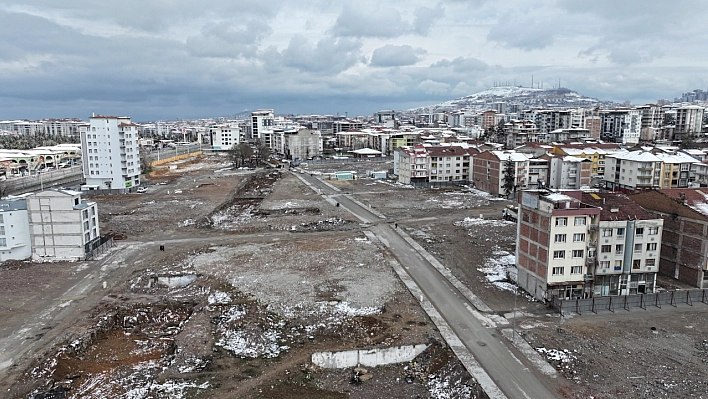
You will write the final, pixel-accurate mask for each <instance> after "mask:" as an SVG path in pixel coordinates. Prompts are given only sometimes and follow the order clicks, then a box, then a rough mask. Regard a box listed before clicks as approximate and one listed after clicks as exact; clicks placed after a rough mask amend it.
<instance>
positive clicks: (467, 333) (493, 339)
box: [301, 175, 556, 399]
mask: <svg viewBox="0 0 708 399" xmlns="http://www.w3.org/2000/svg"><path fill="white" fill-rule="evenodd" d="M301 177H303V179H305V181H307V182H308V183H310V184H311V185H312V186H314V187H315V188H316V189H318V190H319V191H320V192H321V193H323V194H324V195H330V196H331V198H332V199H334V200H335V201H338V202H339V203H340V204H341V206H343V207H344V208H345V209H347V210H348V211H350V212H352V213H353V214H354V215H355V216H357V217H358V218H359V219H360V220H362V221H367V222H369V223H372V224H375V226H372V228H371V230H372V231H373V232H374V233H375V234H376V235H377V236H378V237H379V238H380V239H381V240H382V241H383V242H386V243H387V244H388V246H389V248H390V250H391V252H393V254H394V256H396V258H397V259H398V261H399V262H400V263H401V264H402V265H403V267H404V268H405V270H406V272H407V273H408V274H409V275H410V277H411V278H412V279H413V280H414V281H415V282H416V284H417V285H418V287H419V288H420V289H421V291H423V293H425V295H426V296H427V297H428V299H429V300H430V302H432V304H433V306H435V308H436V309H437V311H438V312H439V313H440V315H441V316H442V317H443V318H444V319H445V321H447V323H448V324H449V325H450V327H451V328H452V330H453V331H454V333H455V334H456V335H457V336H458V337H459V339H460V341H462V343H463V344H464V345H465V347H466V348H467V349H468V350H469V351H470V352H471V353H472V355H473V356H474V357H475V359H476V360H477V362H479V364H480V365H481V366H482V367H483V368H484V370H485V371H486V372H487V374H488V375H489V376H490V377H491V379H492V380H493V381H494V383H495V384H496V385H497V387H498V388H499V390H501V391H502V392H503V393H504V394H505V395H506V396H507V397H508V398H512V399H516V398H527V399H538V398H544V399H545V398H554V397H556V395H555V394H554V393H553V392H551V391H550V390H549V389H548V388H547V387H546V386H545V385H544V382H543V380H542V379H540V378H539V377H538V376H537V375H536V374H535V373H534V371H533V369H532V368H531V366H527V365H526V364H525V363H524V361H525V359H524V361H521V360H520V358H519V357H517V356H515V355H514V354H513V353H512V352H511V350H510V349H509V347H508V346H507V345H506V340H505V338H503V337H502V336H501V334H499V333H498V331H497V330H496V329H495V328H486V327H484V326H483V325H482V322H481V321H480V320H478V319H477V318H476V317H474V315H473V314H472V312H471V310H472V307H471V306H472V305H471V303H469V301H468V300H467V299H466V298H465V297H464V296H463V295H462V294H460V292H459V291H458V290H457V289H456V288H455V287H453V286H452V285H451V284H450V283H449V281H447V279H445V278H444V277H443V276H442V275H441V274H440V273H439V272H438V271H437V270H436V269H435V268H434V267H433V265H431V264H430V262H428V261H427V260H426V259H424V258H423V257H422V256H421V255H420V254H419V253H418V252H417V251H415V249H414V248H412V247H411V245H410V244H409V243H408V242H406V241H405V240H404V239H403V238H402V237H401V236H400V235H399V234H398V233H396V231H395V229H394V228H392V227H391V226H390V225H389V224H387V223H380V222H381V221H382V219H381V218H380V217H379V216H377V215H376V214H375V213H373V212H372V211H371V210H370V209H367V208H366V207H362V206H361V205H359V204H358V203H357V202H355V201H354V200H352V199H351V198H349V197H348V196H346V195H343V194H341V193H339V192H336V191H334V190H333V189H332V188H331V187H330V186H329V185H327V184H325V183H324V182H322V181H320V180H319V179H317V178H315V177H313V176H309V175H307V176H301ZM541 378H543V377H541Z"/></svg>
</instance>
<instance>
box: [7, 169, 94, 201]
mask: <svg viewBox="0 0 708 399" xmlns="http://www.w3.org/2000/svg"><path fill="white" fill-rule="evenodd" d="M81 177H82V173H81V166H80V165H75V166H72V167H71V168H61V169H57V170H53V171H50V172H41V173H39V174H34V175H31V176H13V177H9V178H7V180H4V181H3V184H4V185H5V193H6V194H18V193H23V192H27V191H31V190H37V189H41V188H47V187H51V186H54V185H56V184H62V183H65V182H71V181H78V180H80V179H81Z"/></svg>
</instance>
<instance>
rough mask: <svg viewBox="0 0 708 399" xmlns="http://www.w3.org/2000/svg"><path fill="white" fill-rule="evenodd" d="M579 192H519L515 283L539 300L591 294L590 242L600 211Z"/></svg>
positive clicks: (591, 256) (592, 254)
mask: <svg viewBox="0 0 708 399" xmlns="http://www.w3.org/2000/svg"><path fill="white" fill-rule="evenodd" d="M581 195H582V194H581V193H580V192H579V191H573V192H568V193H553V192H548V191H545V190H525V191H523V192H522V193H521V196H520V197H519V200H520V201H519V219H518V222H517V237H518V245H517V247H516V263H517V267H518V280H517V282H518V284H519V286H520V287H521V288H522V289H524V290H525V291H526V292H528V293H529V294H531V296H533V297H534V298H536V299H538V300H542V301H550V300H551V299H552V298H553V297H561V298H578V297H581V298H582V297H588V296H590V295H591V294H592V281H591V280H588V279H587V275H588V263H589V262H588V260H589V259H593V257H594V253H588V241H589V237H590V231H591V230H595V231H596V226H597V224H598V219H599V215H600V211H601V210H600V209H599V208H597V207H594V206H589V205H587V204H584V203H582V202H581V201H580V198H581ZM591 226H595V227H593V228H591Z"/></svg>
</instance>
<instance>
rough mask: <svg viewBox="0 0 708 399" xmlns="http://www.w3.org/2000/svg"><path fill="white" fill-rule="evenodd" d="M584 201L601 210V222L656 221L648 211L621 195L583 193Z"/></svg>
mask: <svg viewBox="0 0 708 399" xmlns="http://www.w3.org/2000/svg"><path fill="white" fill-rule="evenodd" d="M582 201H583V202H584V203H586V204H588V205H592V206H595V207H598V208H600V220H648V219H656V217H654V216H653V215H652V214H651V213H649V212H648V211H647V210H646V209H644V208H642V207H641V206H639V204H637V203H636V202H634V201H632V200H631V199H630V198H629V197H628V196H626V195H624V194H621V193H600V192H597V193H583V197H582Z"/></svg>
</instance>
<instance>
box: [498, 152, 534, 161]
mask: <svg viewBox="0 0 708 399" xmlns="http://www.w3.org/2000/svg"><path fill="white" fill-rule="evenodd" d="M492 154H494V155H495V156H496V157H497V158H499V159H501V160H504V161H506V160H508V159H509V158H511V160H512V161H514V162H526V161H528V160H529V157H528V155H527V154H524V153H521V152H516V151H492Z"/></svg>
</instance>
